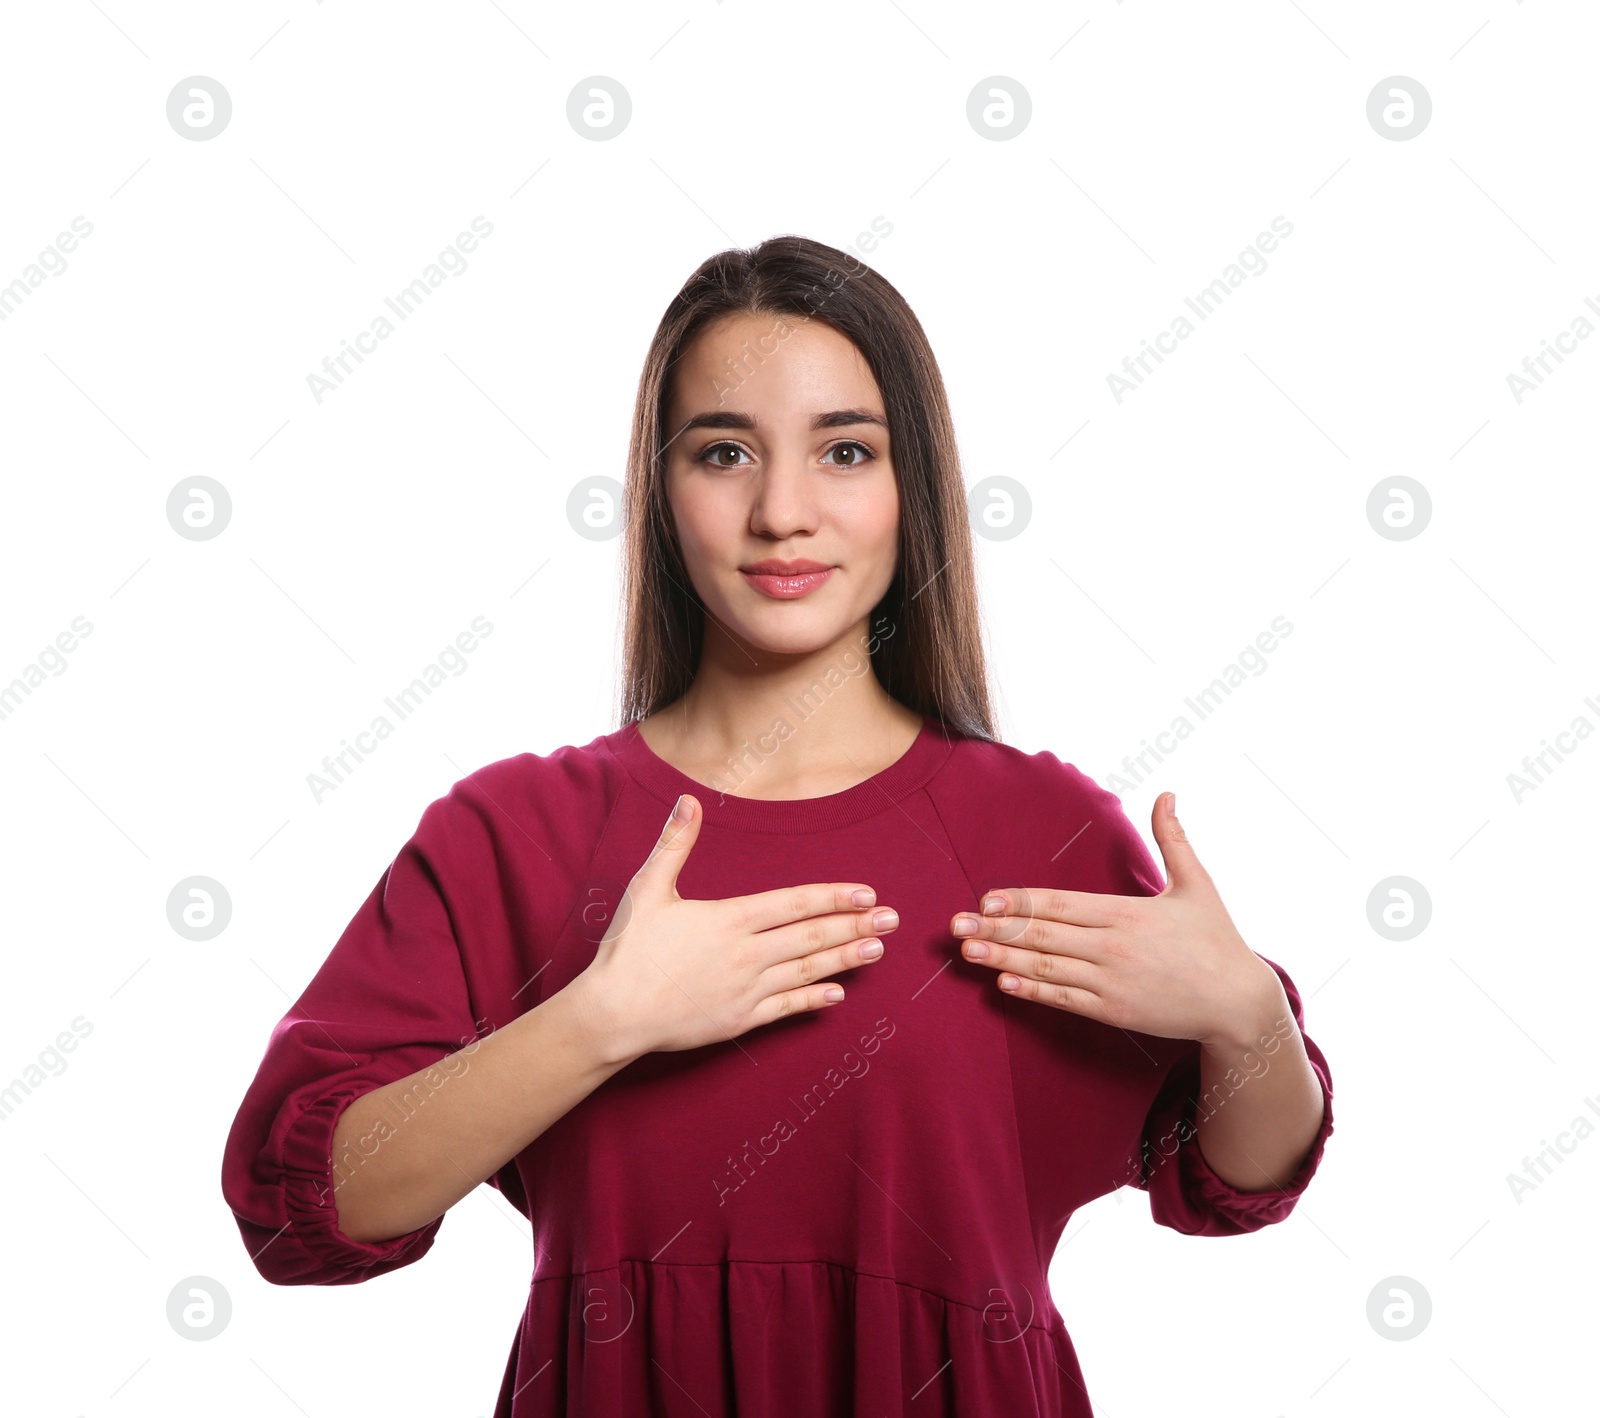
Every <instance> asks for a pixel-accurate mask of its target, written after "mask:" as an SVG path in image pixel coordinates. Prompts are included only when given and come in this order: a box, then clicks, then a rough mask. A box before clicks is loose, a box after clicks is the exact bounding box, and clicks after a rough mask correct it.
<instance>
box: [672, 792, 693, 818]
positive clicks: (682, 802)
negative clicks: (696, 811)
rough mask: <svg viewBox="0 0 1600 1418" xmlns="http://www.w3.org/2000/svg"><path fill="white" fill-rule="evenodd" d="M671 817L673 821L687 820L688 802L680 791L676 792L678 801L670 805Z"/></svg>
mask: <svg viewBox="0 0 1600 1418" xmlns="http://www.w3.org/2000/svg"><path fill="white" fill-rule="evenodd" d="M672 817H673V821H675V822H687V821H688V820H689V804H688V801H687V800H686V799H685V797H684V796H683V794H682V793H679V794H678V801H677V802H675V803H673V805H672Z"/></svg>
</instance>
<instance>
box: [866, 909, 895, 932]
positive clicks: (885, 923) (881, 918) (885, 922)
mask: <svg viewBox="0 0 1600 1418" xmlns="http://www.w3.org/2000/svg"><path fill="white" fill-rule="evenodd" d="M899 924H900V914H899V912H897V911H896V910H894V909H893V908H892V907H890V906H885V907H884V908H883V910H881V911H874V912H873V913H872V929H873V930H875V931H892V930H893V929H894V928H895V927H896V926H898V925H899Z"/></svg>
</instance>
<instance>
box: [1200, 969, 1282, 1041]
mask: <svg viewBox="0 0 1600 1418" xmlns="http://www.w3.org/2000/svg"><path fill="white" fill-rule="evenodd" d="M1256 960H1257V961H1258V962H1259V964H1260V967H1261V973H1260V977H1259V981H1258V984H1257V986H1256V988H1255V989H1254V990H1250V991H1245V992H1243V993H1242V994H1238V995H1236V996H1235V997H1234V1004H1235V1007H1234V1008H1233V1009H1232V1010H1231V1011H1229V1013H1228V1014H1227V1015H1226V1016H1225V1017H1224V1018H1222V1019H1220V1020H1218V1021H1217V1023H1216V1027H1215V1028H1213V1029H1212V1030H1211V1031H1209V1032H1208V1033H1207V1034H1205V1035H1204V1036H1202V1037H1201V1038H1200V1039H1199V1040H1198V1042H1199V1044H1200V1047H1201V1048H1202V1049H1204V1050H1205V1051H1206V1052H1207V1053H1211V1054H1215V1055H1217V1056H1218V1057H1226V1058H1228V1059H1229V1060H1230V1061H1231V1060H1232V1059H1235V1058H1237V1057H1238V1056H1239V1055H1241V1054H1246V1053H1250V1052H1252V1051H1254V1050H1258V1049H1263V1048H1265V1049H1267V1051H1268V1052H1273V1051H1275V1050H1276V1049H1277V1047H1278V1045H1279V1044H1280V1043H1282V1041H1283V1040H1284V1038H1285V1037H1287V1035H1288V1034H1289V1033H1292V1032H1293V1030H1294V1028H1295V1023H1294V1010H1293V1009H1292V1008H1291V1007H1290V1004H1289V996H1288V995H1287V993H1285V991H1284V988H1283V981H1282V980H1281V979H1279V977H1278V972H1277V971H1276V970H1274V969H1273V968H1272V967H1271V966H1270V965H1268V964H1267V963H1266V961H1264V960H1262V959H1261V957H1260V956H1256Z"/></svg>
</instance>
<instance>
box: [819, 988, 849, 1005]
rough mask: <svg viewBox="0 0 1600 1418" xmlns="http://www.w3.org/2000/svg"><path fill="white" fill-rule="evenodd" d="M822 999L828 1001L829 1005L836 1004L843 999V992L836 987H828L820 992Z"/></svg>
mask: <svg viewBox="0 0 1600 1418" xmlns="http://www.w3.org/2000/svg"><path fill="white" fill-rule="evenodd" d="M822 997H823V999H825V1000H828V1001H829V1002H830V1003H833V1004H837V1003H838V1002H839V1001H840V1000H842V999H843V998H844V991H843V990H841V989H840V988H839V987H838V986H837V985H829V986H828V988H827V989H825V990H824V991H823V992H822Z"/></svg>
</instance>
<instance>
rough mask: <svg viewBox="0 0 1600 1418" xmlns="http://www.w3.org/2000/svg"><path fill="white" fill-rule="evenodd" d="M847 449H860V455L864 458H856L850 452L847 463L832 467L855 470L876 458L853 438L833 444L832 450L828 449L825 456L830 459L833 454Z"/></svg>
mask: <svg viewBox="0 0 1600 1418" xmlns="http://www.w3.org/2000/svg"><path fill="white" fill-rule="evenodd" d="M847 449H850V450H854V449H860V450H861V454H862V455H864V456H857V455H856V454H855V453H854V452H852V454H851V457H850V459H849V461H847V462H844V463H835V464H834V465H833V466H834V467H836V468H857V467H860V466H861V464H863V463H867V462H870V461H871V460H872V459H873V458H874V457H876V456H877V455H876V454H875V453H873V451H872V449H870V448H868V447H867V445H866V444H865V443H861V442H859V441H857V440H856V439H854V438H848V439H846V440H845V441H844V442H843V443H835V444H834V445H833V447H832V448H830V449H828V452H827V454H826V455H825V456H826V457H829V458H831V457H832V456H833V455H834V454H835V453H842V452H844V451H845V450H847Z"/></svg>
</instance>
